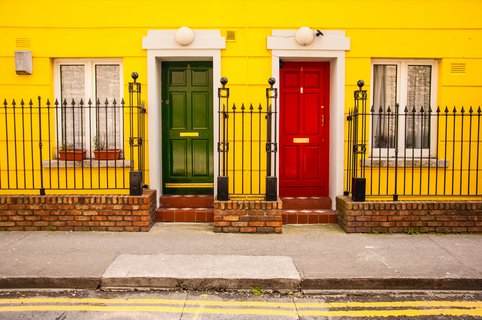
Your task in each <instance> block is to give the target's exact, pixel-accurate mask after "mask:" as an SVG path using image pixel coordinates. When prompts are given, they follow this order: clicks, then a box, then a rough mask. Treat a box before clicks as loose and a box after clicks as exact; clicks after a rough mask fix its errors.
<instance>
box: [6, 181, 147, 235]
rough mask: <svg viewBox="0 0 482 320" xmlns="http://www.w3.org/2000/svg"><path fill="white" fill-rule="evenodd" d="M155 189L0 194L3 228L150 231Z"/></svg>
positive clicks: (12, 229)
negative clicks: (122, 192)
mask: <svg viewBox="0 0 482 320" xmlns="http://www.w3.org/2000/svg"><path fill="white" fill-rule="evenodd" d="M155 213H156V191H155V190H145V191H144V195H142V196H126V195H46V196H31V195H19V196H0V230H1V231H17V230H18V231H37V230H48V231H56V230H58V231H149V229H150V228H151V227H152V225H153V224H154V222H155Z"/></svg>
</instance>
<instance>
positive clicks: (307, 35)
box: [295, 27, 315, 46]
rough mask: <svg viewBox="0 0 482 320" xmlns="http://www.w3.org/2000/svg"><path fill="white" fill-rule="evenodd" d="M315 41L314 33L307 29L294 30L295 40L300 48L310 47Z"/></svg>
mask: <svg viewBox="0 0 482 320" xmlns="http://www.w3.org/2000/svg"><path fill="white" fill-rule="evenodd" d="M314 39H315V32H314V31H313V30H312V29H310V28H308V27H301V28H299V29H298V30H296V33H295V40H296V42H297V43H298V44H299V45H300V46H307V45H310V44H311V43H312V42H313V40H314Z"/></svg>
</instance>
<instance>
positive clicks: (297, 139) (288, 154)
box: [279, 62, 330, 196]
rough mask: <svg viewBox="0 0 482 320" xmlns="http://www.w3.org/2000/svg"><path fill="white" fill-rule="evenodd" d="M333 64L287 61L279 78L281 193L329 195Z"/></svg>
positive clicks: (289, 194)
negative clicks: (331, 65) (330, 81)
mask: <svg viewBox="0 0 482 320" xmlns="http://www.w3.org/2000/svg"><path fill="white" fill-rule="evenodd" d="M329 79H330V65H329V63H328V62H286V63H285V64H284V66H283V67H282V68H281V81H280V190H279V194H280V196H327V195H328V183H329V181H328V174H329V136H328V135H329V132H330V130H329V126H330V105H329V102H330V95H329V92H330V88H329V85H330V83H329Z"/></svg>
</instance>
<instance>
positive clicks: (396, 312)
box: [0, 288, 482, 320]
mask: <svg viewBox="0 0 482 320" xmlns="http://www.w3.org/2000/svg"><path fill="white" fill-rule="evenodd" d="M0 319H12V320H20V319H22V320H23V319H34V320H39V319H51V320H71V319H126V320H130V319H147V320H150V319H168V320H170V319H176V320H180V319H183V320H184V319H197V320H200V319H306V320H307V319H482V292H480V291H477V292H474V291H467V292H464V291H437V292H435V291H423V292H421V291H417V292H416V291H336V292H310V293H297V294H293V295H290V294H278V293H273V292H263V290H261V289H259V288H253V289H251V290H248V291H242V292H240V291H236V292H181V291H175V292H174V291H171V292H166V291H144V292H132V291H131V292H104V291H86V290H84V291H51V290H44V291H1V292H0Z"/></svg>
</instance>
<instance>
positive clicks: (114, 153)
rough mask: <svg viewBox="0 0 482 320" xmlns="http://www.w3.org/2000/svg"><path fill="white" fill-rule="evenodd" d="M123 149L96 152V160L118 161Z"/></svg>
mask: <svg viewBox="0 0 482 320" xmlns="http://www.w3.org/2000/svg"><path fill="white" fill-rule="evenodd" d="M121 151H122V150H121V149H105V150H94V157H95V159H96V160H117V159H119V158H120V154H121Z"/></svg>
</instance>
